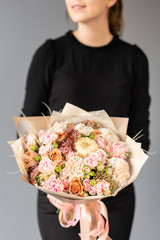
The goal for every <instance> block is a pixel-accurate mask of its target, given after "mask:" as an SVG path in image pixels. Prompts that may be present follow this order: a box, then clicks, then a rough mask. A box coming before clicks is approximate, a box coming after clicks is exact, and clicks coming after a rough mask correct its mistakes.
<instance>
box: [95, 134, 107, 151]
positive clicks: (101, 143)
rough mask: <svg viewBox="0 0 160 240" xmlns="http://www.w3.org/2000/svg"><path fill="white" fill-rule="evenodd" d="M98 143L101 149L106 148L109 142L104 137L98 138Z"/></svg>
mask: <svg viewBox="0 0 160 240" xmlns="http://www.w3.org/2000/svg"><path fill="white" fill-rule="evenodd" d="M96 142H97V144H98V146H99V147H100V148H104V149H105V148H106V146H107V141H106V139H104V138H103V137H101V136H100V137H98V138H97V139H96Z"/></svg>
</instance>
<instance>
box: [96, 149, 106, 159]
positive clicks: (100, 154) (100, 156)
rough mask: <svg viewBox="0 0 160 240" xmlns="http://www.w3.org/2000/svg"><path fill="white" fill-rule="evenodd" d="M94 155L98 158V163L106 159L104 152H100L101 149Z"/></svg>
mask: <svg viewBox="0 0 160 240" xmlns="http://www.w3.org/2000/svg"><path fill="white" fill-rule="evenodd" d="M96 154H97V156H98V159H99V162H101V161H104V160H105V159H106V157H107V154H106V152H105V151H104V150H102V149H98V150H97V151H96Z"/></svg>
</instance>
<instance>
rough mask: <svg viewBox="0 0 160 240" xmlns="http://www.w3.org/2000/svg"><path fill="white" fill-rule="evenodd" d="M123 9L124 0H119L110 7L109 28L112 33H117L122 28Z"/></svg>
mask: <svg viewBox="0 0 160 240" xmlns="http://www.w3.org/2000/svg"><path fill="white" fill-rule="evenodd" d="M122 10H123V2H122V0H117V2H116V3H115V4H114V5H113V6H112V7H111V8H110V9H109V12H108V21H109V29H110V32H111V33H112V34H117V33H118V32H119V31H120V30H121V26H122V23H123V17H122Z"/></svg>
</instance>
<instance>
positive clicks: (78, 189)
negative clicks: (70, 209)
mask: <svg viewBox="0 0 160 240" xmlns="http://www.w3.org/2000/svg"><path fill="white" fill-rule="evenodd" d="M83 188H84V186H83V183H82V182H81V180H80V179H79V178H77V177H74V178H73V179H72V181H71V182H70V183H69V193H71V194H74V195H77V196H82V194H83Z"/></svg>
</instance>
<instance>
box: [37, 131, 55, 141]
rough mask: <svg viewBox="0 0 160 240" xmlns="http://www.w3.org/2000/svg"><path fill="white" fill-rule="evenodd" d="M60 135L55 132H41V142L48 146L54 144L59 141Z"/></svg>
mask: <svg viewBox="0 0 160 240" xmlns="http://www.w3.org/2000/svg"><path fill="white" fill-rule="evenodd" d="M57 137H58V135H57V133H55V132H53V131H49V130H47V131H43V132H39V141H40V143H42V144H48V143H52V142H54V141H55V140H56V139H57Z"/></svg>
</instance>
